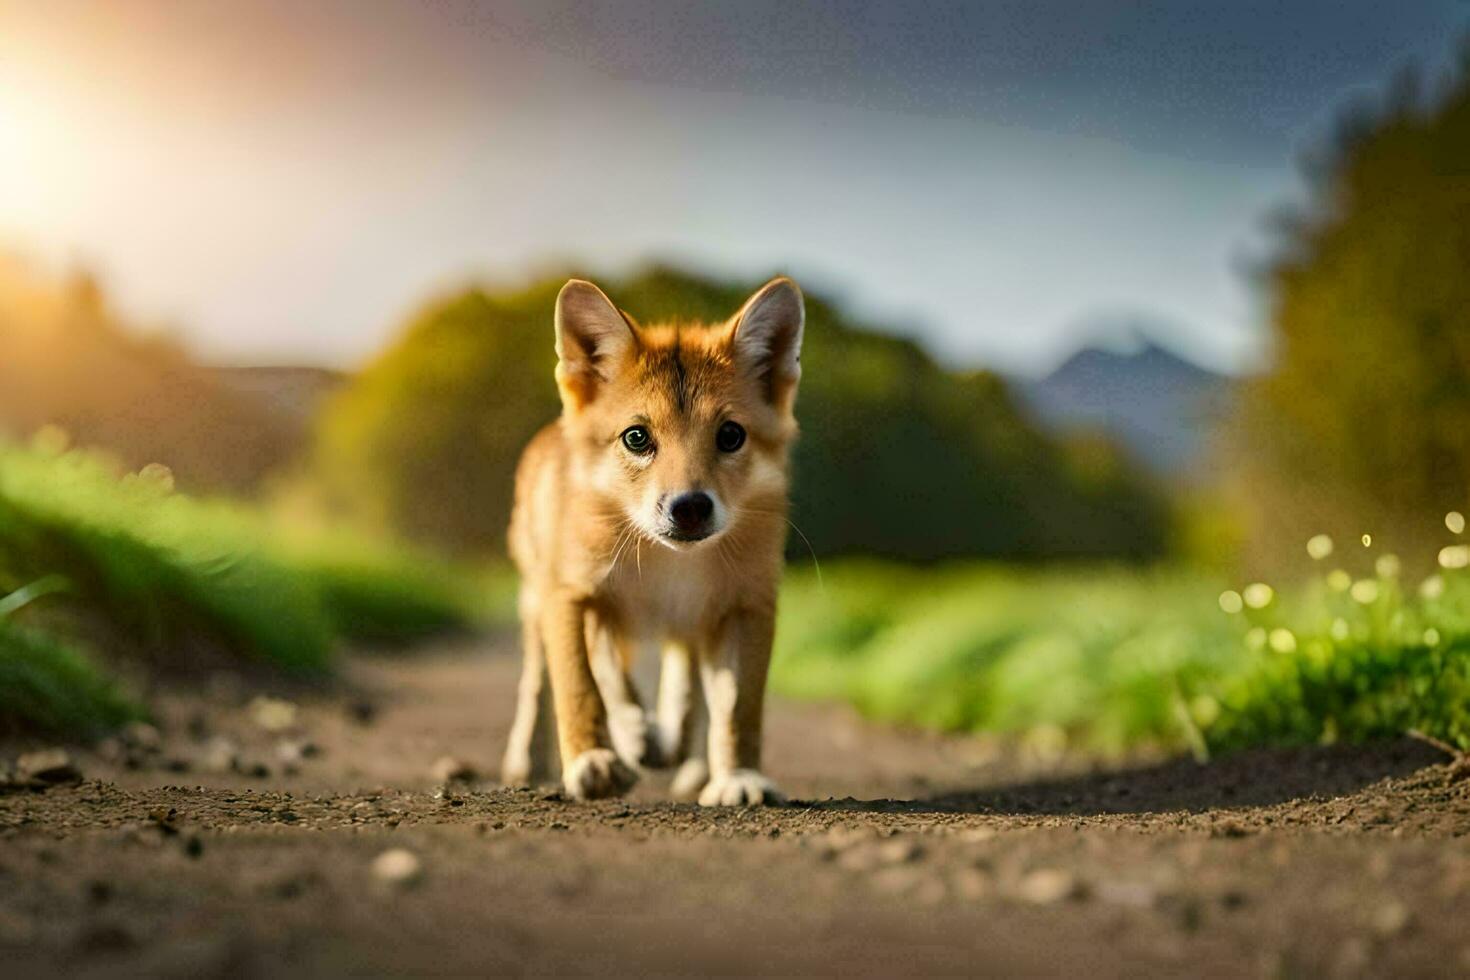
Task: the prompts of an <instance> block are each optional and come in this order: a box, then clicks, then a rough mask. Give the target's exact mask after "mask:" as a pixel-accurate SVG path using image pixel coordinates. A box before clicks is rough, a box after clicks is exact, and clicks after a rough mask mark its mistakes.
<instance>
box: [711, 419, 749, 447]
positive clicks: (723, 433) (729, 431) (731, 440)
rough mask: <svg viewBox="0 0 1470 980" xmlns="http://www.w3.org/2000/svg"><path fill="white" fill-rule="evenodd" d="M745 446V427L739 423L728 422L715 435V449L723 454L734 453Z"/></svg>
mask: <svg viewBox="0 0 1470 980" xmlns="http://www.w3.org/2000/svg"><path fill="white" fill-rule="evenodd" d="M743 445H745V427H744V426H742V425H741V424H740V423H739V422H726V423H725V424H724V425H722V426H720V429H719V431H718V432H716V433H715V448H716V449H718V450H719V451H720V452H722V453H733V452H734V451H735V450H737V449H739V448H740V447H741V446H743Z"/></svg>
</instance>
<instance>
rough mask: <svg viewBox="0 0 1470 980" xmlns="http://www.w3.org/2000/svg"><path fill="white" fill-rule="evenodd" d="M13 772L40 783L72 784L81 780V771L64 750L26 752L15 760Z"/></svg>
mask: <svg viewBox="0 0 1470 980" xmlns="http://www.w3.org/2000/svg"><path fill="white" fill-rule="evenodd" d="M15 771H16V774H17V775H19V776H20V777H21V778H23V779H29V780H33V781H36V782H41V783H74V782H80V781H81V778H82V771H81V770H80V769H78V768H77V766H76V763H74V762H72V758H71V756H70V755H69V754H68V753H67V751H66V750H65V749H41V750H40V751H38V752H27V753H26V754H25V755H23V756H21V757H20V758H19V759H17V760H15Z"/></svg>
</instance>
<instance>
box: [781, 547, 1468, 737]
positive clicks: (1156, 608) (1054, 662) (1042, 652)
mask: <svg viewBox="0 0 1470 980" xmlns="http://www.w3.org/2000/svg"><path fill="white" fill-rule="evenodd" d="M1395 564H1396V563H1388V564H1386V565H1385V566H1384V568H1385V572H1386V573H1387V574H1383V575H1376V576H1372V577H1370V578H1368V579H1365V580H1361V581H1367V582H1371V583H1372V585H1371V586H1360V587H1358V588H1357V589H1356V590H1352V591H1349V590H1346V589H1341V588H1334V587H1332V586H1329V585H1328V583H1327V579H1326V577H1323V578H1320V579H1315V580H1313V581H1311V582H1309V583H1307V584H1305V585H1303V586H1302V587H1301V588H1299V589H1296V590H1293V591H1291V592H1290V594H1288V595H1286V596H1282V595H1280V594H1277V593H1275V592H1274V591H1272V592H1271V593H1270V596H1269V601H1267V602H1265V603H1263V604H1262V603H1260V600H1261V599H1262V598H1264V597H1265V596H1266V593H1265V591H1264V590H1261V589H1257V590H1254V591H1253V592H1252V593H1251V598H1252V599H1254V600H1256V602H1257V604H1258V605H1259V608H1254V607H1251V606H1248V605H1246V604H1245V603H1240V605H1241V607H1242V608H1241V609H1240V611H1238V612H1235V613H1233V614H1231V613H1227V612H1225V611H1223V609H1222V603H1221V600H1220V596H1221V593H1222V590H1223V589H1224V583H1221V582H1219V581H1216V580H1214V579H1212V578H1210V577H1208V576H1205V575H1201V574H1198V573H1192V572H1188V571H1182V570H1179V569H1159V570H1154V571H1146V572H1140V571H1135V570H1122V569H1093V570H1066V571H1057V570H1052V571H1046V570H1017V569H1011V568H1003V567H990V566H975V565H968V566H966V565H959V566H951V567H941V568H933V569H918V568H912V567H902V566H894V565H884V564H870V563H847V564H842V563H836V564H832V565H829V566H828V567H827V568H826V569H825V584H822V583H819V582H818V580H817V578H816V577H815V576H814V575H813V574H810V573H805V572H801V571H797V572H795V573H793V574H792V575H791V576H790V577H789V579H788V584H787V587H786V590H785V592H784V594H783V598H782V602H783V606H782V615H781V621H780V627H779V629H778V636H777V654H776V659H775V664H774V668H773V675H772V685H773V688H774V689H775V690H777V691H779V692H781V693H783V694H786V695H788V696H794V697H803V698H815V699H824V700H841V701H847V702H850V703H852V704H854V705H855V706H856V707H858V708H859V710H861V711H862V712H863V713H864V714H866V715H868V716H870V717H873V718H876V719H880V720H884V721H891V722H901V723H906V724H914V725H919V726H924V727H929V728H935V729H941V730H946V731H968V732H996V733H1002V734H1007V735H1011V736H1015V737H1018V738H1021V739H1023V740H1028V741H1031V742H1033V743H1035V744H1036V745H1038V746H1039V747H1046V748H1052V749H1055V748H1058V747H1062V746H1072V747H1077V748H1082V749H1085V750H1089V751H1094V752H1100V753H1104V754H1115V753H1121V752H1123V751H1127V750H1130V749H1134V748H1137V747H1139V746H1157V747H1163V748H1168V749H1190V750H1193V751H1195V752H1196V753H1197V754H1200V755H1204V754H1207V753H1209V752H1211V751H1219V750H1225V749H1232V748H1239V747H1242V746H1247V745H1259V744H1291V743H1310V742H1322V741H1333V740H1336V739H1348V740H1361V739H1369V738H1375V737H1380V736H1387V735H1394V734H1401V733H1403V732H1405V731H1407V730H1409V729H1417V730H1420V731H1422V732H1425V733H1426V734H1430V735H1433V736H1435V737H1438V738H1440V739H1443V740H1444V741H1446V742H1449V743H1451V744H1454V745H1457V746H1459V747H1461V748H1470V575H1467V574H1466V573H1459V572H1446V573H1444V574H1442V575H1436V576H1434V578H1433V580H1432V583H1431V587H1430V588H1429V589H1428V590H1425V591H1424V592H1423V593H1421V592H1420V591H1419V590H1417V589H1411V588H1407V587H1405V586H1404V585H1403V584H1402V583H1400V581H1399V579H1398V577H1397V571H1396V569H1395V568H1394V567H1393V566H1394V565H1395ZM1341 578H1342V576H1333V582H1334V585H1336V586H1341V585H1342V581H1341ZM1350 581H1351V580H1349V582H1350ZM1354 592H1356V594H1357V598H1355V597H1354ZM1370 592H1372V593H1373V595H1372V596H1369V593H1370ZM1362 600H1367V601H1362ZM1226 602H1227V604H1230V605H1231V606H1232V608H1234V603H1231V602H1230V599H1229V598H1228V597H1227V599H1226Z"/></svg>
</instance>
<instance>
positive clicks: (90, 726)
mask: <svg viewBox="0 0 1470 980" xmlns="http://www.w3.org/2000/svg"><path fill="white" fill-rule="evenodd" d="M140 717H142V711H141V709H140V708H138V706H137V705H135V704H134V703H133V702H131V701H130V700H128V699H127V698H126V697H124V696H123V695H122V694H121V693H120V692H119V691H118V689H117V686H116V685H115V684H114V683H113V682H112V681H111V680H110V679H109V678H108V677H107V675H106V673H105V672H104V671H103V670H102V669H101V668H100V667H98V665H97V664H96V663H94V662H93V661H92V660H91V659H90V658H89V657H87V656H86V655H84V654H83V653H81V652H80V651H79V650H77V649H76V648H75V647H73V646H71V645H70V644H68V643H66V642H65V641H63V640H61V639H60V638H58V637H56V636H52V635H49V634H47V633H42V632H39V631H36V630H29V629H24V628H22V627H19V626H16V625H14V624H13V623H8V622H5V621H4V620H0V730H23V731H27V732H37V733H41V734H47V735H80V736H87V735H95V734H100V733H102V732H104V731H106V730H107V729H110V728H114V727H116V726H118V725H120V724H122V723H123V722H125V721H130V720H132V719H134V718H140Z"/></svg>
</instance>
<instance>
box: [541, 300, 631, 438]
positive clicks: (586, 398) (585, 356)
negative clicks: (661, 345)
mask: <svg viewBox="0 0 1470 980" xmlns="http://www.w3.org/2000/svg"><path fill="white" fill-rule="evenodd" d="M637 349H638V335H637V334H636V333H635V332H634V329H633V324H632V323H631V322H629V321H628V319H627V318H626V317H625V316H623V314H622V313H620V312H619V311H618V308H617V307H616V306H614V305H613V304H612V300H610V299H608V298H607V295H606V294H605V293H604V292H603V291H602V290H600V289H598V288H597V287H596V286H594V285H592V283H590V282H587V281H585V280H583V279H572V280H569V281H568V282H567V284H566V285H565V286H563V287H561V292H560V293H558V294H557V297H556V356H557V365H556V383H557V387H558V388H560V389H561V399H562V404H563V405H565V406H566V407H567V408H568V409H571V410H576V409H579V408H581V407H582V406H584V405H586V404H587V403H588V402H590V401H592V399H593V398H595V397H597V389H598V388H599V387H600V386H602V385H604V384H606V383H607V382H608V381H609V380H611V379H612V376H613V372H614V371H615V370H616V369H617V367H618V365H619V364H621V363H622V362H623V361H624V359H626V358H629V357H632V356H633V354H634V353H635V352H636V351H637Z"/></svg>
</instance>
